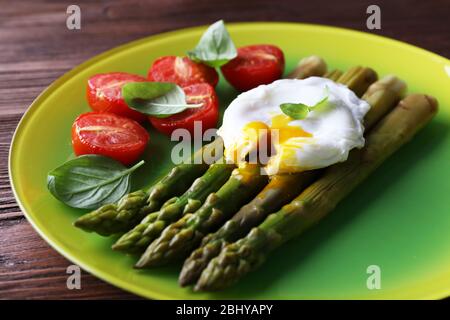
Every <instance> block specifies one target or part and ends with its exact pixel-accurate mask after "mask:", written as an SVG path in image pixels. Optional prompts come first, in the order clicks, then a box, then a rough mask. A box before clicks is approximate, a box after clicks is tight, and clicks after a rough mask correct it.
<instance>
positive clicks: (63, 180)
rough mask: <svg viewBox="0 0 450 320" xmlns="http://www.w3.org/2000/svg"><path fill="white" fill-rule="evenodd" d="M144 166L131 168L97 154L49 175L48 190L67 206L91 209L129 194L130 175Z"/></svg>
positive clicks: (81, 158) (66, 165) (69, 162)
mask: <svg viewBox="0 0 450 320" xmlns="http://www.w3.org/2000/svg"><path fill="white" fill-rule="evenodd" d="M142 164H144V161H141V162H139V163H137V164H136V165H134V166H133V167H132V168H129V169H128V168H126V167H125V166H123V165H122V164H121V163H120V162H118V161H116V160H113V159H111V158H108V157H104V156H100V155H84V156H80V157H77V158H75V159H72V160H69V161H67V162H65V163H64V164H63V165H61V166H59V167H58V168H56V169H53V170H52V171H50V172H49V174H48V176H47V188H48V190H49V191H50V192H51V194H52V195H53V196H54V197H55V198H57V199H58V200H60V201H62V202H64V203H65V204H67V205H68V206H71V207H74V208H81V209H94V208H98V207H100V206H102V205H104V204H107V203H112V202H116V201H118V200H119V199H120V198H121V197H122V196H124V195H125V194H127V193H128V192H130V188H131V185H130V175H131V173H132V172H133V171H134V170H136V169H137V168H138V167H140V166H141V165H142Z"/></svg>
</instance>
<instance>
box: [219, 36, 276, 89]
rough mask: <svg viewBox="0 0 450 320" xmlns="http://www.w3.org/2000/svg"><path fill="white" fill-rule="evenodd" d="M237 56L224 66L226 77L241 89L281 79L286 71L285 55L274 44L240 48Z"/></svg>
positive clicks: (223, 70) (223, 71)
mask: <svg viewBox="0 0 450 320" xmlns="http://www.w3.org/2000/svg"><path fill="white" fill-rule="evenodd" d="M237 52H238V55H237V57H236V58H234V59H233V60H231V61H230V62H228V63H227V64H226V65H224V66H222V73H223V75H224V77H225V79H227V80H228V82H229V83H230V84H231V85H232V86H233V87H235V88H236V89H237V90H239V91H247V90H250V89H253V88H255V87H257V86H259V85H261V84H269V83H271V82H273V81H275V80H277V79H280V78H281V76H282V74H283V71H284V55H283V51H281V50H280V49H279V48H278V47H275V46H272V45H262V44H261V45H252V46H246V47H241V48H238V50H237Z"/></svg>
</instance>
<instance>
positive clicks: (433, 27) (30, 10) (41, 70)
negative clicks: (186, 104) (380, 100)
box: [0, 0, 450, 299]
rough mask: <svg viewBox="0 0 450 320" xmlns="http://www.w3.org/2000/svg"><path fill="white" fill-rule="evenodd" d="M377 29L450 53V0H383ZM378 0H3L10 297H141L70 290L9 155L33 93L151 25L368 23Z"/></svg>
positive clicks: (107, 289)
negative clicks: (74, 26) (26, 205)
mask: <svg viewBox="0 0 450 320" xmlns="http://www.w3.org/2000/svg"><path fill="white" fill-rule="evenodd" d="M73 3H75V4H77V5H79V6H80V7H81V11H82V29H81V30H77V31H70V30H68V29H67V28H66V26H65V19H66V8H67V6H68V5H70V4H73ZM376 3H377V4H378V5H379V6H380V7H381V10H382V29H381V30H380V31H377V32H376V33H378V34H382V35H385V36H389V37H393V38H396V39H399V40H402V41H406V42H409V43H412V44H415V45H418V46H420V47H424V48H426V49H428V50H431V51H434V52H436V53H438V54H441V55H444V56H447V57H448V56H450V37H449V34H450V24H449V23H448V14H449V4H448V0H434V1H421V0H416V1H406V0H400V1H387V0H384V1H376ZM369 4H372V1H358V0H353V1H345V2H344V1H340V2H335V1H323V0H315V1H295V0H275V1H269V0H251V1H242V0H226V1H225V0H221V1H212V0H154V1H137V0H131V1H118V0H114V1H87V0H77V1H43V0H40V1H35V0H33V1H31V0H22V1H8V0H0V121H1V125H0V164H1V166H0V298H2V299H69V298H70V299H73V298H79V299H90V298H96V299H129V298H136V297H135V296H133V295H132V294H128V293H126V292H123V291H121V290H119V289H117V288H115V287H113V286H111V285H109V284H106V283H104V282H102V281H100V280H98V279H96V278H95V277H93V276H91V275H89V274H87V273H83V275H82V281H81V282H82V289H81V290H68V289H67V287H66V280H67V274H66V268H67V266H68V265H70V264H71V263H70V262H69V261H67V260H66V259H65V258H63V257H62V256H60V255H59V254H58V253H56V251H54V250H53V249H51V248H50V247H49V246H48V245H47V244H46V243H45V241H44V240H42V239H41V238H40V237H39V236H38V234H37V233H36V232H35V231H34V230H33V229H32V228H31V226H30V225H29V224H28V222H27V221H26V220H25V218H24V217H23V214H22V213H21V211H20V209H19V207H18V206H17V204H16V202H15V200H14V197H13V195H12V191H11V188H10V184H9V179H8V170H7V159H8V152H9V145H10V141H11V137H12V134H13V132H14V129H15V127H16V125H17V123H18V121H19V120H20V117H21V116H22V114H23V112H24V111H25V110H26V109H27V108H28V106H29V105H30V103H31V102H32V100H33V99H34V98H35V97H36V96H37V95H38V94H39V93H40V92H41V91H42V90H43V89H45V87H47V86H48V85H49V84H50V83H51V82H52V81H54V80H55V79H57V78H58V77H59V76H61V75H62V74H63V73H65V72H67V71H68V70H70V69H71V68H73V67H74V66H76V65H78V64H79V63H81V62H83V61H85V60H86V59H89V58H90V57H92V56H94V55H96V54H98V53H100V52H102V51H105V50H107V49H110V48H113V47H115V46H117V45H120V44H123V43H126V42H129V41H131V40H135V39H138V38H141V37H144V36H148V35H151V34H155V33H159V32H163V31H168V30H173V29H178V28H183V27H189V26H194V25H201V24H209V23H211V22H213V21H215V20H218V19H221V18H222V19H225V20H226V21H298V22H308V23H320V24H328V25H336V26H342V27H347V28H353V29H358V30H362V31H368V30H366V26H365V23H366V17H367V15H366V13H365V11H366V8H367V6H368V5H369Z"/></svg>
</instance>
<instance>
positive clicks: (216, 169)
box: [112, 159, 234, 253]
mask: <svg viewBox="0 0 450 320" xmlns="http://www.w3.org/2000/svg"><path fill="white" fill-rule="evenodd" d="M233 168H234V165H232V164H229V163H225V162H224V160H223V159H221V160H219V161H218V162H216V163H214V164H212V165H211V166H210V167H209V169H208V170H207V171H206V172H205V174H203V176H201V177H200V178H197V179H196V180H195V181H194V183H193V184H192V186H191V187H190V188H189V189H188V190H187V191H186V192H185V193H184V194H183V195H182V196H180V197H178V198H173V199H171V200H169V201H168V202H167V203H165V204H164V205H163V207H162V208H161V209H160V210H159V211H156V212H152V213H150V214H148V215H147V216H146V217H145V218H144V219H143V220H142V221H141V223H139V224H138V225H137V226H136V227H134V228H133V229H132V230H130V231H128V232H127V233H125V234H124V235H123V236H122V237H121V238H119V240H117V242H116V243H115V244H114V245H113V247H112V248H113V250H118V251H123V252H126V253H139V252H142V251H143V250H145V248H146V247H147V246H148V245H149V244H150V243H151V242H152V241H153V240H154V239H156V238H157V237H158V236H159V235H160V234H161V232H162V231H163V230H164V229H165V227H166V226H167V225H169V224H170V223H172V222H174V221H176V220H178V219H179V218H180V217H181V216H182V215H183V214H186V213H191V212H194V211H195V210H197V209H198V208H199V207H200V206H201V204H202V203H203V201H204V200H205V198H206V197H207V196H208V195H209V194H210V193H211V192H215V191H217V190H218V189H219V188H220V187H221V186H222V185H223V184H224V183H225V181H227V179H228V178H229V177H230V175H231V172H232V171H233Z"/></svg>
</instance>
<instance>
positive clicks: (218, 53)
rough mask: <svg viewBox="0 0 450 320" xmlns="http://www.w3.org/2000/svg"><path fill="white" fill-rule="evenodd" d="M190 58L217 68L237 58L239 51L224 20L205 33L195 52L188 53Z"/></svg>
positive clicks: (210, 27)
mask: <svg viewBox="0 0 450 320" xmlns="http://www.w3.org/2000/svg"><path fill="white" fill-rule="evenodd" d="M187 55H188V57H189V58H190V59H191V60H193V61H196V62H202V63H204V64H206V65H208V66H210V67H213V68H216V67H220V66H222V65H224V64H225V63H227V62H228V61H230V60H231V59H234V58H236V56H237V51H236V47H235V46H234V43H233V41H232V40H231V37H230V34H229V33H228V31H227V29H226V28H225V24H224V23H223V20H219V21H217V22H215V23H213V24H212V25H210V26H209V28H208V29H207V30H206V31H205V33H204V34H203V35H202V37H201V38H200V41H199V43H198V44H197V46H196V47H195V49H194V50H192V51H188V52H187Z"/></svg>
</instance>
